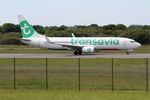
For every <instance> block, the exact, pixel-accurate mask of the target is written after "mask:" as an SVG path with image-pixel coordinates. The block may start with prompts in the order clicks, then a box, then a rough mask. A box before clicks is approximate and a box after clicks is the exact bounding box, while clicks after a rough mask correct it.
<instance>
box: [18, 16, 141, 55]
mask: <svg viewBox="0 0 150 100" xmlns="http://www.w3.org/2000/svg"><path fill="white" fill-rule="evenodd" d="M17 17H18V20H19V26H20V29H21V34H22V38H21V39H20V40H21V41H22V42H23V43H25V44H28V45H30V46H36V47H39V48H47V49H49V50H74V55H82V53H94V52H98V51H101V50H126V51H127V54H129V51H133V49H135V48H138V47H140V46H141V44H140V43H138V42H136V41H135V40H133V39H129V38H123V37H76V36H75V35H74V34H73V33H72V37H48V36H46V35H41V34H39V33H37V32H36V31H35V30H34V28H33V27H32V26H31V25H30V24H29V23H28V21H27V20H26V19H25V18H24V17H23V16H22V15H18V16H17Z"/></svg>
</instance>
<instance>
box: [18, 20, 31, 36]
mask: <svg viewBox="0 0 150 100" xmlns="http://www.w3.org/2000/svg"><path fill="white" fill-rule="evenodd" d="M20 27H21V33H22V36H23V37H25V38H29V37H31V36H32V35H33V33H34V29H33V28H32V26H31V25H30V24H29V23H28V22H27V21H22V22H21V23H20Z"/></svg>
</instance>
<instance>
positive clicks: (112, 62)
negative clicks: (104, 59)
mask: <svg viewBox="0 0 150 100" xmlns="http://www.w3.org/2000/svg"><path fill="white" fill-rule="evenodd" d="M111 66H112V92H114V60H113V58H112V59H111Z"/></svg>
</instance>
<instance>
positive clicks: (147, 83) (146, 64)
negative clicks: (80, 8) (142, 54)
mask: <svg viewBox="0 0 150 100" xmlns="http://www.w3.org/2000/svg"><path fill="white" fill-rule="evenodd" d="M148 84H149V83H148V58H146V91H147V92H148Z"/></svg>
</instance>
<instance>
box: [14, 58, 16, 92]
mask: <svg viewBox="0 0 150 100" xmlns="http://www.w3.org/2000/svg"><path fill="white" fill-rule="evenodd" d="M14 90H16V59H15V57H14Z"/></svg>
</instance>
